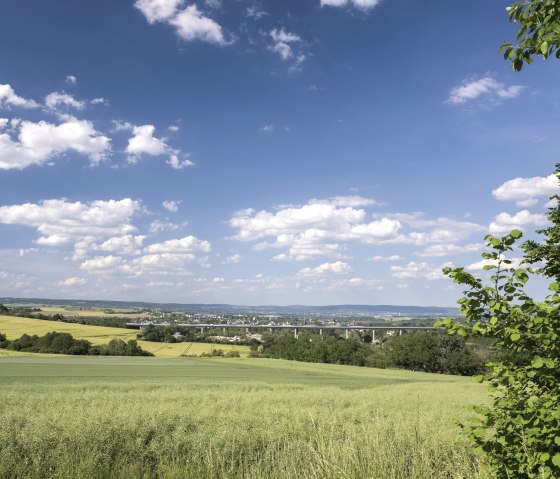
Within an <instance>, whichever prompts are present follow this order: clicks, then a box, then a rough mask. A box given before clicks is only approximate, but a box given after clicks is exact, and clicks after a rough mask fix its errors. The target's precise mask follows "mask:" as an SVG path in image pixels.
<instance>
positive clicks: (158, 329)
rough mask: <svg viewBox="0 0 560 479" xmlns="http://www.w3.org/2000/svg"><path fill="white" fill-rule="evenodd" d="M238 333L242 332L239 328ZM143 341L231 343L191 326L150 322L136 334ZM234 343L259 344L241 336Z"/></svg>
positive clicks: (214, 334)
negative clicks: (156, 324)
mask: <svg viewBox="0 0 560 479" xmlns="http://www.w3.org/2000/svg"><path fill="white" fill-rule="evenodd" d="M232 333H235V330H230V331H229V333H228V334H232ZM238 334H244V333H243V332H242V331H241V330H239V332H238ZM136 337H137V338H138V339H141V340H143V341H153V342H157V343H184V342H186V343H218V344H231V341H228V340H227V339H224V340H219V339H216V333H215V332H212V331H207V332H205V333H200V332H199V331H198V330H196V329H193V328H186V327H182V326H154V325H153V324H150V325H148V326H146V327H145V328H144V329H142V330H140V332H139V333H138V334H137V336H136ZM236 344H246V345H258V344H260V343H259V342H258V341H256V340H255V339H244V338H241V339H240V340H239V341H237V342H236Z"/></svg>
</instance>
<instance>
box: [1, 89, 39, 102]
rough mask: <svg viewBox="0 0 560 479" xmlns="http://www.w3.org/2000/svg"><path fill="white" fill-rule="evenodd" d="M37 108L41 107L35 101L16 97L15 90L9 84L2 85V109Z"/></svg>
mask: <svg viewBox="0 0 560 479" xmlns="http://www.w3.org/2000/svg"><path fill="white" fill-rule="evenodd" d="M12 106H17V107H20V108H37V107H38V106H39V105H38V104H37V103H36V102H35V101H33V100H28V99H27V98H23V97H21V96H18V95H16V92H15V91H14V89H13V88H12V87H11V86H10V85H8V84H1V83H0V108H10V107H12Z"/></svg>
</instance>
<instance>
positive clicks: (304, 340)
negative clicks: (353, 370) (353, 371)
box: [251, 331, 484, 376]
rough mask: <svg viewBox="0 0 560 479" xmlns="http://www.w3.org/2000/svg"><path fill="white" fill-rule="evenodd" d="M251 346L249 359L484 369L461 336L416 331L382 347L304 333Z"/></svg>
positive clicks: (268, 338) (465, 370)
mask: <svg viewBox="0 0 560 479" xmlns="http://www.w3.org/2000/svg"><path fill="white" fill-rule="evenodd" d="M263 339H264V342H263V344H261V345H260V346H252V347H251V356H252V357H267V358H277V359H291V360H295V361H306V362H315V363H330V364H346V365H352V366H366V367H377V368H388V367H395V368H401V369H410V370H413V371H425V372H430V373H441V374H456V375H463V376H472V375H475V374H479V373H481V372H482V371H483V370H484V364H483V360H482V358H480V357H479V356H478V355H477V354H476V353H475V352H474V351H473V350H471V349H470V348H469V347H468V346H467V344H466V343H465V341H464V340H463V339H462V338H461V337H457V336H449V335H447V334H443V333H439V332H435V331H434V332H428V331H418V332H413V333H407V334H404V335H402V336H393V337H391V338H389V339H387V340H386V341H385V342H384V343H383V344H381V345H369V344H365V343H363V342H362V341H360V340H358V339H342V338H339V337H336V336H320V335H311V334H305V335H303V334H302V335H301V336H300V337H299V338H297V339H296V338H294V337H293V336H291V335H289V334H286V333H284V334H276V335H267V336H265V338H263Z"/></svg>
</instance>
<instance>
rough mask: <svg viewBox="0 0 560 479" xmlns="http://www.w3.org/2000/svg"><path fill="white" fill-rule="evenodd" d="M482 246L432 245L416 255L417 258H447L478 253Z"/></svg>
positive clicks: (474, 244) (473, 244)
mask: <svg viewBox="0 0 560 479" xmlns="http://www.w3.org/2000/svg"><path fill="white" fill-rule="evenodd" d="M481 249H482V245H481V244H478V243H470V244H467V245H456V244H453V243H449V244H446V243H442V244H432V245H429V246H428V247H427V248H425V249H424V250H423V251H420V252H418V253H416V254H417V255H418V256H449V255H452V254H462V253H473V252H476V251H480V250H481Z"/></svg>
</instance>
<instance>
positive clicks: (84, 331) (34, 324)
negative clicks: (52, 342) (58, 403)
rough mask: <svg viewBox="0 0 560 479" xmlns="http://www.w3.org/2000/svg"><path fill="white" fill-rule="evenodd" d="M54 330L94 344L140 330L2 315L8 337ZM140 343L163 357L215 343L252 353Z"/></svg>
mask: <svg viewBox="0 0 560 479" xmlns="http://www.w3.org/2000/svg"><path fill="white" fill-rule="evenodd" d="M51 331H58V332H61V333H70V334H71V335H72V336H74V337H75V338H76V339H87V340H88V341H90V342H91V343H93V344H106V343H108V342H109V341H110V340H111V339H114V338H118V339H122V340H123V341H128V340H130V339H136V335H137V334H138V331H137V330H136V329H124V328H106V327H103V326H87V325H83V324H74V323H64V322H61V321H44V320H41V319H31V318H18V317H15V316H2V315H0V333H3V334H5V335H6V336H7V337H8V339H16V338H19V337H20V336H21V335H22V334H29V335H33V334H36V335H38V336H43V335H44V334H46V333H48V332H51ZM138 344H140V346H141V347H142V349H145V350H146V351H150V352H151V353H154V354H155V355H156V356H158V357H164V358H177V357H179V356H181V354H183V353H187V354H197V355H198V354H201V353H203V352H209V351H210V350H211V348H212V347H214V348H219V349H223V350H224V351H230V350H235V351H239V353H240V354H241V355H243V356H246V355H247V354H248V353H249V348H248V347H247V346H236V345H230V344H208V343H174V344H169V343H153V342H148V341H138ZM0 351H1V350H0ZM0 354H1V353H0Z"/></svg>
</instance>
